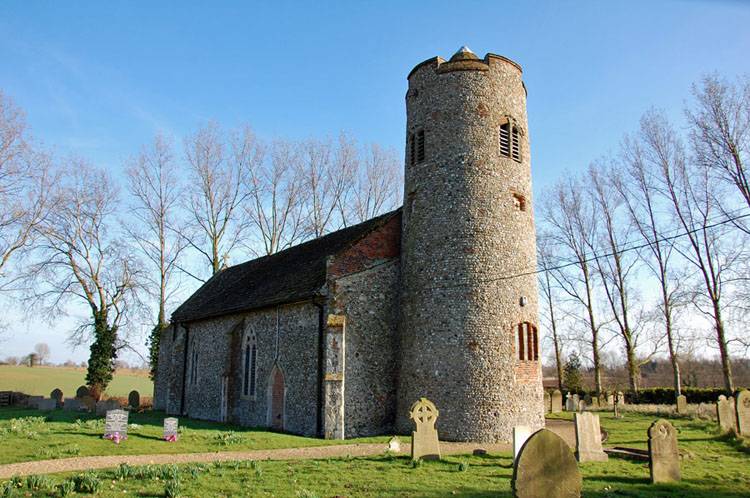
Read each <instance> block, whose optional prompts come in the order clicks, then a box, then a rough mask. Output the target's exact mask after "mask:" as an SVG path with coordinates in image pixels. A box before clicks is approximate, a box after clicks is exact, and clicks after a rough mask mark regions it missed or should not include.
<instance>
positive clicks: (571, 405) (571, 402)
mask: <svg viewBox="0 0 750 498" xmlns="http://www.w3.org/2000/svg"><path fill="white" fill-rule="evenodd" d="M565 411H566V412H574V411H576V401H575V398H573V395H572V394H570V393H568V394H566V395H565Z"/></svg>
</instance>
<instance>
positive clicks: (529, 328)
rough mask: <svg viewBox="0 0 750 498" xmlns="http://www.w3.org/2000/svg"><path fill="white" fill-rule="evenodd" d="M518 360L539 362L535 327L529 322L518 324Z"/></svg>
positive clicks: (537, 337)
mask: <svg viewBox="0 0 750 498" xmlns="http://www.w3.org/2000/svg"><path fill="white" fill-rule="evenodd" d="M518 359H519V360H521V361H539V335H538V332H537V329H536V326H535V325H533V324H531V323H529V322H523V323H519V324H518Z"/></svg>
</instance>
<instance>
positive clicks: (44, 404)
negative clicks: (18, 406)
mask: <svg viewBox="0 0 750 498" xmlns="http://www.w3.org/2000/svg"><path fill="white" fill-rule="evenodd" d="M36 406H37V409H38V410H41V411H43V412H51V411H52V410H54V409H55V408H57V400H56V399H52V398H44V399H40V400H39V401H38V402H37V405H36Z"/></svg>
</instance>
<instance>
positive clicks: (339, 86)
mask: <svg viewBox="0 0 750 498" xmlns="http://www.w3.org/2000/svg"><path fill="white" fill-rule="evenodd" d="M747 26H750V2H742V1H698V0H691V1H688V0H681V1H677V0H673V1H672V0H664V1H659V2H654V1H628V2H625V1H619V2H614V1H613V2H604V1H598V2H583V1H580V2H567V1H550V2H537V1H529V2H518V1H513V2H511V1H494V2H456V1H455V0H454V1H451V2H429V3H427V2H406V1H401V2H397V1H380V2H356V1H348V2H345V1H341V2H330V1H327V2H326V1H321V2H306V3H302V2H300V3H293V2H280V1H276V2H266V3H262V4H261V3H260V2H188V1H181V2H158V4H157V2H145V1H139V2H135V1H129V2H124V1H122V2H84V1H78V2H52V1H36V2H33V1H28V0H5V1H4V2H2V3H1V4H0V89H2V90H3V91H4V92H5V93H6V94H8V95H9V96H11V97H12V98H13V99H14V100H15V101H16V103H17V104H18V105H20V106H21V107H22V108H24V109H25V110H26V112H27V118H28V121H29V123H30V125H31V127H32V128H33V132H34V135H35V136H36V137H37V138H39V139H41V140H43V141H44V142H45V143H46V144H47V145H49V146H51V147H53V148H54V149H56V150H58V151H59V152H61V153H64V154H65V153H75V154H78V155H82V156H84V157H87V158H89V159H90V160H91V161H92V162H94V163H95V164H98V165H100V166H104V167H107V168H109V169H111V170H112V171H113V172H119V170H120V169H121V165H122V162H123V160H124V159H125V158H127V157H128V156H129V155H131V154H133V153H135V152H136V151H137V150H138V148H139V147H140V145H141V144H143V143H145V142H148V141H149V140H150V139H151V138H152V137H153V135H154V134H155V133H157V132H164V133H167V134H172V135H174V136H175V137H176V138H177V139H178V141H179V137H180V136H181V135H182V134H184V133H185V132H187V131H190V130H193V129H195V128H196V127H197V126H199V125H201V124H203V123H205V122H206V121H207V120H210V119H214V120H216V121H218V122H219V123H221V124H223V125H226V126H236V125H240V124H244V123H249V124H251V125H252V126H253V127H254V128H255V130H256V131H257V132H258V133H259V134H260V135H261V136H265V137H268V138H272V137H274V136H288V137H307V136H326V135H331V136H333V135H337V134H338V133H339V132H340V131H346V132H348V133H350V134H351V135H353V136H354V137H356V138H358V139H359V140H360V141H375V142H380V143H382V144H384V145H386V146H391V147H394V148H396V149H398V150H400V149H401V148H402V147H403V143H402V142H403V137H404V130H403V128H404V120H405V114H404V100H403V99H404V93H405V91H406V75H407V74H408V72H409V70H410V69H411V68H412V67H413V66H414V65H416V64H417V63H419V62H421V61H422V60H424V59H427V58H430V57H432V56H435V55H441V56H443V57H450V55H451V54H452V53H453V52H455V51H456V50H457V49H458V48H459V47H460V46H461V45H464V44H465V45H468V46H469V47H470V48H472V49H473V50H474V51H475V52H476V53H477V54H479V55H480V56H483V55H484V54H485V53H486V52H494V53H498V54H502V55H505V56H507V57H510V58H511V59H513V60H515V61H517V62H519V63H520V64H521V65H522V66H523V68H524V80H525V82H526V86H527V88H528V91H529V98H528V106H529V129H530V135H531V148H532V150H531V152H532V167H533V173H534V182H535V190H536V191H537V193H538V192H539V191H540V189H542V188H543V187H544V186H546V185H549V183H550V182H552V181H554V180H555V179H556V178H558V177H559V176H560V175H561V174H563V173H564V172H565V171H566V170H578V169H582V168H585V167H586V166H587V165H588V163H589V162H590V161H591V160H593V159H595V158H597V157H598V156H600V155H602V154H604V153H606V152H608V151H610V150H613V149H615V148H616V147H617V144H618V142H619V140H620V138H621V137H622V135H623V133H625V132H627V131H630V130H632V129H633V128H634V127H635V126H636V125H637V121H638V119H639V117H640V115H641V114H642V113H643V112H644V111H645V110H646V109H648V108H649V107H651V106H657V107H661V108H664V109H666V110H667V111H668V112H669V113H670V114H671V115H673V116H674V117H675V119H679V118H680V117H681V109H682V106H683V102H684V100H685V99H686V98H688V97H689V94H690V85H691V83H692V82H694V81H696V80H697V79H699V78H700V76H701V75H702V74H704V73H707V72H713V71H716V72H718V73H720V74H722V75H725V76H728V77H730V78H733V77H735V76H737V75H739V74H747V73H750V30H748V29H747ZM31 328H35V327H31ZM36 328H38V327H36ZM36 328H35V329H36ZM24 330H26V332H25V333H24V334H13V337H11V338H10V339H9V340H8V341H6V343H5V345H4V349H6V350H8V352H7V353H6V354H21V353H22V352H27V350H28V349H30V346H29V343H31V345H33V342H34V341H35V339H33V338H31V336H30V335H29V334H31V332H29V329H28V328H25V329H24ZM32 335H33V334H32ZM51 345H52V346H53V353H55V354H54V355H53V359H55V360H64V359H65V358H67V357H76V358H81V359H82V358H85V356H86V353H87V351H85V350H81V349H79V350H78V351H77V352H76V353H75V354H68V353H67V351H65V350H64V349H63V346H59V347H57V348H56V347H54V344H51ZM6 346H7V347H6Z"/></svg>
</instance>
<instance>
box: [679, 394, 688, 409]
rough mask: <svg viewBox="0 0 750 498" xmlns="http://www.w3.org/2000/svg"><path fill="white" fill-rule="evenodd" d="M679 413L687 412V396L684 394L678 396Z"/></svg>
mask: <svg viewBox="0 0 750 498" xmlns="http://www.w3.org/2000/svg"><path fill="white" fill-rule="evenodd" d="M677 413H687V398H686V397H685V395H684V394H680V395H679V396H677Z"/></svg>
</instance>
